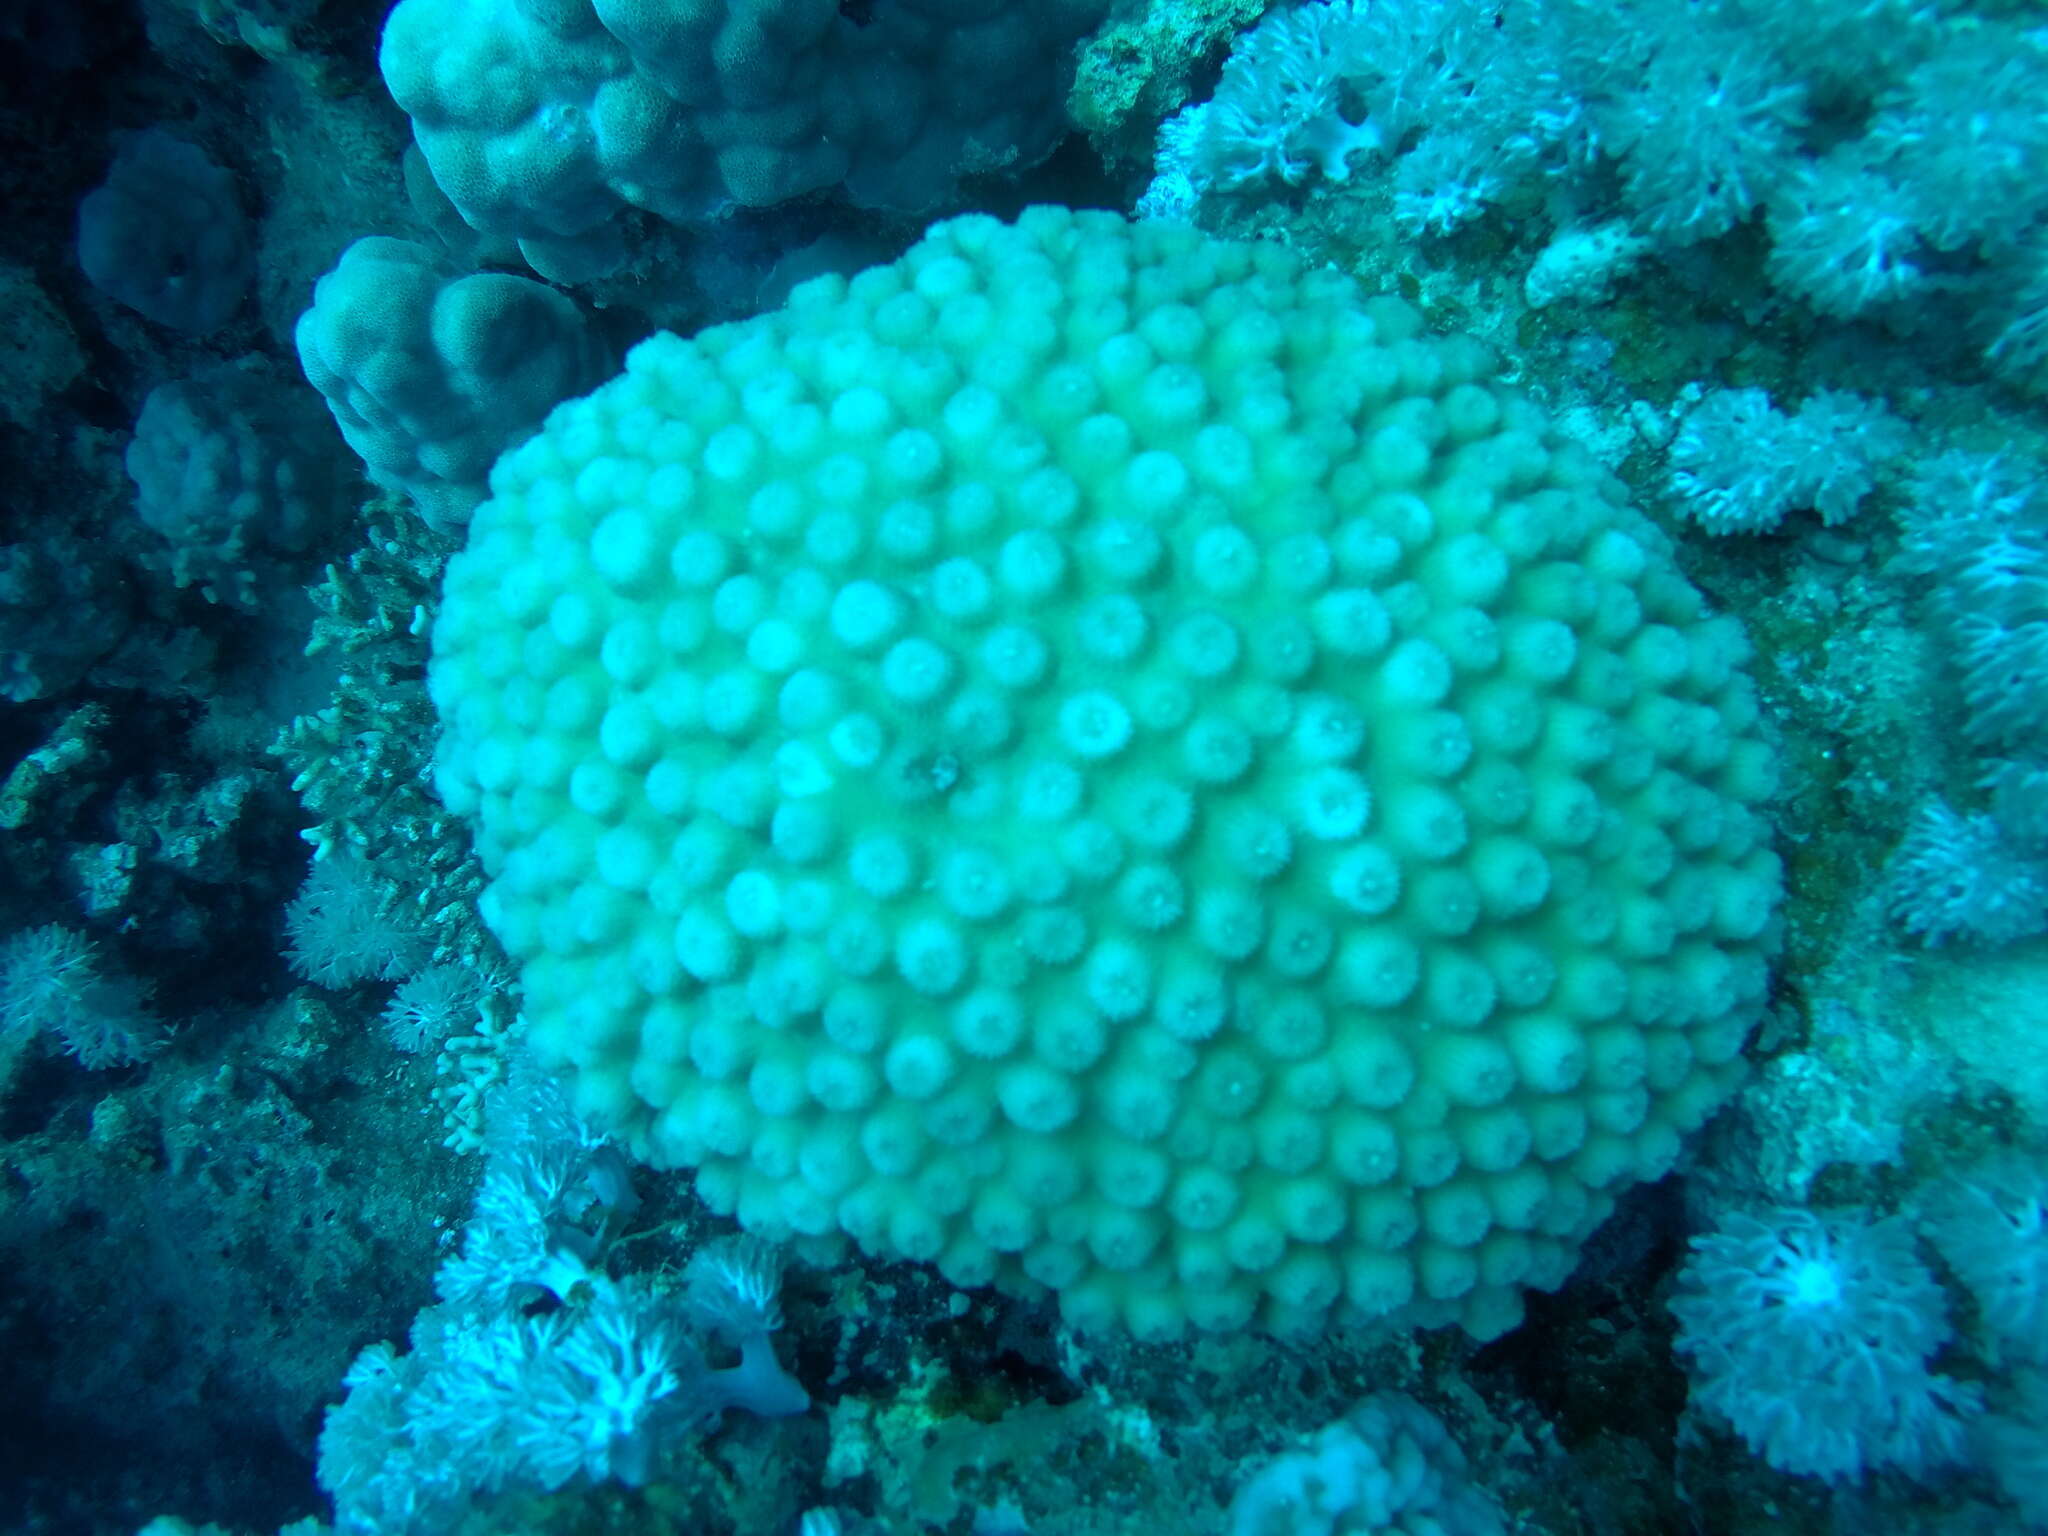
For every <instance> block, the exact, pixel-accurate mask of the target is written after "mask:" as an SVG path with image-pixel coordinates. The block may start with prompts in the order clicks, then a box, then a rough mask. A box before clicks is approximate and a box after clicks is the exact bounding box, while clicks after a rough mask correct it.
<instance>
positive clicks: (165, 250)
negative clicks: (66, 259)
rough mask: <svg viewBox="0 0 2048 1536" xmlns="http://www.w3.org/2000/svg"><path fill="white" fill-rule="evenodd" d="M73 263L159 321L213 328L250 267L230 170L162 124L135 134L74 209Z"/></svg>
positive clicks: (227, 312) (244, 284)
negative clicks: (75, 240)
mask: <svg viewBox="0 0 2048 1536" xmlns="http://www.w3.org/2000/svg"><path fill="white" fill-rule="evenodd" d="M78 264H79V265H80V266H81V267H83V268H85V275H86V276H87V277H89V278H91V279H92V281H93V285H94V286H95V287H96V288H98V289H99V290H100V291H101V292H102V293H104V294H106V295H107V296H108V297H109V298H112V299H117V300H119V301H120V302H121V303H123V304H125V305H127V306H128V307H129V308H130V309H132V310H134V311H136V312H137V313H138V314H141V315H146V316H147V317H148V318H150V319H151V320H154V321H156V322H157V324H159V325H168V326H172V327H174V328H175V329H177V330H181V331H191V332H193V333H195V334H199V335H203V334H205V333H206V332H208V331H213V330H218V329H219V328H220V327H221V326H223V325H225V324H226V323H227V322H228V320H229V319H231V318H232V317H233V315H234V313H235V311H236V310H237V309H238V308H240V307H241V303H242V295H243V294H244V293H246V292H247V291H248V288H249V281H250V278H251V277H252V276H253V275H254V272H255V258H254V256H253V254H252V252H251V248H250V244H249V221H248V219H247V217H246V216H245V215H244V214H243V212H242V205H241V201H240V199H239V197H238V196H237V195H236V192H235V179H234V177H232V176H230V175H229V174H228V173H227V172H226V171H224V170H222V169H221V168H220V167H219V166H217V165H215V164H214V163H213V162H212V161H211V160H209V159H207V158H206V153H205V151H203V150H201V149H199V148H198V147H197V146H195V145H192V144H188V143H186V142H185V141H184V140H183V139H180V138H177V137H174V136H173V135H171V134H168V133H165V132H164V131H163V130H162V129H159V128H151V129H149V130H147V131H146V132H143V133H139V134H137V135H135V136H134V137H133V138H132V139H130V140H129V141H128V143H127V144H126V145H125V146H123V148H122V150H121V153H120V154H119V156H117V157H116V159H115V161H114V166H113V169H112V170H110V171H109V172H108V173H107V179H106V181H105V182H103V183H102V184H101V185H100V186H99V187H97V188H96V189H95V190H93V191H91V192H89V193H87V194H86V196H85V200H84V201H83V202H82V203H80V204H79V206H78Z"/></svg>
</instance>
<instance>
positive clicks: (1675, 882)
mask: <svg viewBox="0 0 2048 1536" xmlns="http://www.w3.org/2000/svg"><path fill="white" fill-rule="evenodd" d="M1489 374H1490V364H1489V360H1488V358H1487V356H1486V354H1485V352H1484V350H1483V349H1482V348H1481V347H1480V346H1479V345H1477V344H1476V343H1474V342H1472V341H1470V340H1467V339H1462V338H1438V337H1431V336H1428V335H1425V334H1423V333H1422V331H1421V329H1420V325H1419V322H1418V320H1417V318H1416V316H1415V315H1414V314H1413V313H1412V312H1411V311H1409V310H1408V309H1406V308H1405V307H1403V306H1401V305H1400V304H1398V303H1396V302H1392V301H1389V300H1384V299H1369V298H1366V297H1364V296H1362V295H1361V294H1360V292H1359V291H1358V289H1357V287H1356V285H1355V284H1354V283H1353V282H1352V281H1351V280H1350V279H1348V278H1347V277H1344V276H1342V275H1341V274H1338V273H1336V272H1333V271H1306V270H1303V267H1302V264H1301V262H1300V261H1299V259H1298V258H1297V257H1296V256H1294V255H1293V254H1292V253H1290V252H1288V251H1285V250H1281V249H1278V248H1274V247H1262V246H1249V245H1242V244H1230V243H1225V242H1222V241H1218V240H1214V239H1210V238H1207V237H1205V236H1202V235H1199V234H1197V233H1195V232H1194V231H1193V230H1190V229H1184V228H1178V227H1170V226H1164V225H1156V224H1140V225H1131V224H1129V223H1127V222H1125V221H1124V220H1123V219H1121V218H1119V217H1118V216H1115V215H1112V214H1072V213H1068V212H1066V211H1065V210H1060V209H1046V208H1040V209H1033V210H1031V211H1029V212H1027V213H1026V214H1025V215H1024V216H1023V217H1022V218H1021V219H1020V220H1019V221H1018V222H1017V223H1016V224H1015V225H1005V224H1003V223H1000V222H998V221H996V220H994V219H991V218H987V217H971V218H964V219H959V220H955V221H952V222H949V223H945V224H941V225H939V226H937V227H935V228H934V229H933V230H932V231H931V233H930V234H929V236H928V237H927V238H926V239H925V240H924V241H922V242H921V243H920V244H919V245H917V246H916V247H915V248H914V249H912V250H911V251H910V252H909V253H908V254H907V255H906V256H904V257H903V258H902V259H901V260H900V261H898V262H895V263H893V264H891V265H888V266H882V267H877V268H874V269H871V270H869V271H866V272H863V273H861V274H860V275H859V276H857V277H855V278H853V279H852V280H851V281H846V280H842V279H839V278H836V277H831V278H822V279H819V280H817V281H814V282H812V283H809V284H807V285H805V286H804V287H802V288H800V289H799V290H797V291H796V293H795V294H794V295H793V296H792V297H791V299H790V302H789V304H788V306H787V307H786V308H785V309H783V310H781V311H778V312H776V313H773V314H769V315H764V316H761V317H759V318H757V319H753V320H749V321H746V322H743V323H740V324H734V325H726V326H720V327H717V328H715V329H712V330H709V331H706V332H705V333H703V334H702V335H700V336H698V337H696V338H695V339H693V340H682V339H679V338H677V337H675V336H670V335H660V336H656V337H654V338H653V339H652V340H649V341H647V342H645V343H643V344H642V345H641V346H640V347H638V348H637V349H636V350H635V351H634V353H633V354H632V356H631V358H630V359H629V361H628V364H627V368H626V371H625V373H624V375H623V376H622V377H620V378H617V379H615V380H613V381H612V382H611V383H609V384H606V385H605V386H604V387H602V388H601V389H599V390H598V391H597V392H596V393H595V394H593V395H591V396H590V397H589V398H587V399H584V400H579V401H575V402H572V403H569V404H567V405H564V406H562V407H560V408H559V409H557V410H556V411H555V412H554V414H553V416H552V417H551V418H550V419H549V421H548V423H547V426H546V428H545V430H544V431H542V432H541V433H540V434H539V435H538V436H536V437H534V438H533V439H532V440H531V441H529V442H527V443H526V444H525V445H524V446H522V447H520V448H518V449H516V450H514V451H512V452H510V453H508V454H507V455H506V456H505V457H504V458H503V459H501V460H500V462H499V463H498V465H497V467H496V469H495V471H494V473H493V475H492V480H491V489H492V497H491V499H490V500H489V501H488V502H487V503H486V504H485V505H484V506H483V508H482V509H481V510H480V511H479V512H478V513H477V515H476V518H475V521H474V523H473V525H472V528H471V531H470V539H469V545H468V548H467V550H466V551H465V552H464V553H462V554H460V555H458V556H456V557H455V559H454V560H453V562H452V563H451V565H450V568H449V573H448V581H447V588H446V596H445V602H444V605H443V608H442V611H441V614H440V617H439V620H438V622H437V624H436V626H435V630H434V662H433V669H432V674H431V685H432V690H433V694H434V698H435V700H436V702H437V704H438V706H439V708H440V710H441V713H442V716H443V719H444V721H445V722H446V726H447V730H446V736H445V740H444V742H443V745H442V749H441V756H440V768H439V781H440V786H441V790H442V793H443V794H444V796H445V797H446V798H447V800H448V802H449V803H450V804H451V805H452V806H455V807H457V808H458V809H460V810H463V811H465V812H469V813H472V814H473V815H474V816H475V817H476V819H477V823H478V826H479V828H480V838H481V845H482V851H483V857H484V860H485V863H486V867H487V868H488V870H489V872H490V874H491V877H492V879H491V886H490V889H489V892H488V894H487V896H486V898H485V902H484V910H485V912H486V915H487V917H488V919H489V921H490V922H491V924H492V925H493V927H494V928H495V930H496V931H497V933H498V935H499V936H500V937H501V938H502V940H503V941H504V943H505V945H506V947H507V949H508V950H509V951H510V952H511V953H512V955H513V956H514V957H515V958H516V959H517V961H518V963H519V965H520V968H521V976H522V980H523V983H524V987H525V993H526V1012H527V1017H528V1019H529V1021H530V1029H531V1038H532V1042H533V1046H534V1048H535V1049H536V1051H537V1052H539V1053H540V1054H541V1056H542V1057H543V1058H544V1059H546V1060H548V1061H551V1062H555V1063H559V1064H563V1065H565V1066H566V1067H567V1068H569V1069H570V1070H571V1071H572V1073H573V1079H574V1083H575V1088H576V1097H577V1101H578V1103H579V1105H580V1106H581V1108H582V1109H583V1110H584V1111H585V1112H586V1113H587V1114H589V1115H591V1116H592V1117H594V1119H595V1120H596V1121H597V1122H598V1123H599V1124H600V1125H601V1126H603V1127H605V1128H607V1129H610V1130H612V1131H614V1132H616V1133H617V1134H618V1135H620V1136H621V1137H623V1138H624V1139H625V1140H626V1142H627V1143H628V1144H629V1145H630V1146H631V1147H632V1149H633V1150H634V1151H635V1152H636V1153H637V1154H638V1155H640V1156H642V1157H644V1158H646V1159H648V1160H650V1161H652V1162H654V1163H657V1164H661V1165H684V1166H690V1167H694V1168H695V1169H696V1170H697V1180H698V1186H699V1188H700V1189H701V1191H702V1192H703V1194H704V1196H705V1198H706V1199H707V1200H709V1201H710V1202H711V1203H712V1204H713V1205H714V1206H716V1207H718V1208H720V1209H723V1210H731V1211H735V1212H737V1214H738V1216H739V1218H740V1220H741V1221H742V1222H743V1223H744V1224H746V1225H747V1226H749V1227H751V1228H754V1229H757V1230H761V1231H765V1232H769V1233H788V1232H798V1233H808V1234H830V1233H834V1232H840V1231H843V1232H845V1233H847V1234H850V1235H851V1236H852V1237H853V1238H854V1239H855V1240H856V1241H858V1242H859V1243H860V1244H861V1245H862V1246H863V1247H865V1248H866V1249H868V1250H869V1251H870V1252H873V1253H877V1254H885V1255H903V1256H907V1257H910V1258H913V1259H920V1260H931V1261H933V1262H935V1263H937V1264H938V1266H939V1267H940V1269H941V1270H942V1271H943V1272H944V1273H945V1274H946V1275H948V1276H949V1277H950V1278H951V1279H952V1280H954V1281H955V1282H957V1283H959V1284H962V1285H979V1284H984V1283H989V1282H994V1283H996V1284H998V1285H1003V1286H1006V1287H1009V1288H1012V1289H1029V1288H1031V1287H1032V1286H1033V1285H1043V1286H1047V1287H1050V1288H1051V1289H1052V1290H1054V1291H1056V1292H1057V1293H1058V1295H1059V1299H1060V1302H1061V1304H1062V1306H1063V1307H1064V1309H1065V1311H1066V1313H1067V1315H1068V1316H1069V1317H1070V1318H1072V1319H1073V1320H1074V1321H1075V1322H1077V1323H1079V1324H1082V1325H1086V1326H1104V1327H1106V1326H1113V1325H1117V1324H1122V1325H1124V1326H1127V1327H1129V1328H1131V1329H1133V1330H1135V1331H1136V1332H1137V1333H1139V1334H1140V1335H1142V1336H1147V1337H1157V1336H1167V1335H1171V1334H1173V1333H1175V1332H1177V1331H1179V1330H1181V1329H1182V1328H1183V1327H1184V1326H1186V1325H1188V1324H1193V1325H1195V1326H1197V1327H1201V1328H1207V1329H1231V1328H1237V1327H1241V1326H1244V1325H1246V1324H1251V1323H1257V1324H1259V1325H1261V1326H1268V1327H1286V1326H1301V1325H1314V1324H1316V1323H1318V1322H1320V1321H1321V1320H1322V1319H1323V1318H1324V1317H1326V1316H1328V1315H1331V1314H1332V1312H1333V1310H1335V1311H1337V1312H1340V1313H1342V1314H1344V1315H1348V1316H1357V1315H1360V1314H1364V1315H1381V1314H1386V1313H1389V1312H1395V1311H1400V1312H1402V1314H1403V1315H1404V1316H1405V1317H1408V1318H1412V1319H1415V1320H1418V1321H1442V1320H1448V1319H1456V1320H1459V1321H1462V1322H1463V1323H1464V1324H1465V1325H1466V1326H1467V1327H1468V1328H1471V1329H1472V1330H1473V1331H1475V1332H1477V1333H1480V1334H1482V1335H1491V1334H1493V1333H1496V1332H1498V1331H1500V1330H1502V1329H1504V1328H1506V1327H1508V1326H1511V1325H1512V1323H1513V1322H1514V1321H1515V1319H1516V1318H1517V1317H1518V1316H1519V1308H1520V1303H1519V1296H1520V1291H1521V1288H1522V1287H1524V1286H1529V1285H1537V1286H1545V1287H1548V1286H1554V1285H1556V1284H1557V1283H1558V1282H1559V1281H1561V1280H1562V1278H1563V1277H1564V1275H1565V1274H1566V1272H1567V1271H1568V1270H1569V1269H1570V1267H1571V1265H1572V1263H1573V1261H1574V1258H1575V1256H1576V1253H1577V1250H1578V1248H1579V1245H1580V1243H1581V1242H1582V1241H1583V1239H1584V1238H1585V1236H1586V1234H1587V1233H1588V1232H1590V1231H1591V1230H1592V1228H1593V1227H1594V1226H1595V1225H1596V1224H1597V1223H1598V1222H1599V1221H1600V1220H1601V1219H1602V1218H1603V1217H1604V1216H1605V1215H1606V1214H1607V1212H1608V1211H1609V1209H1610V1208H1611V1205H1612V1201H1613V1197H1614V1194H1615V1193H1616V1192H1617V1191H1618V1190H1619V1189H1621V1188H1623V1187H1625V1186H1627V1185H1628V1184H1629V1183H1631V1182H1632V1181H1634V1180H1638V1179H1645V1178H1654V1177H1656V1176H1658V1175H1659V1174H1661V1173H1662V1172H1663V1171H1664V1170H1665V1169H1666V1168H1667V1167H1668V1166H1669V1164H1670V1162H1671V1160H1672V1158H1673V1157H1674V1155H1675V1154H1676V1152H1677V1150H1678V1145H1679V1138H1680V1136H1681V1135H1682V1134H1683V1133H1684V1132H1686V1131H1688V1130H1690V1129H1692V1128H1693V1127H1695V1126H1697V1125H1698V1124H1699V1123H1700V1122H1701V1121H1702V1120H1703V1119H1704V1118H1705V1117H1706V1116H1707V1114H1708V1113H1709V1112H1710V1111H1711V1110H1712V1109H1713V1108H1714V1106H1715V1105H1716V1104H1717V1103H1718V1102H1719V1101H1720V1100H1721V1098H1722V1097H1723V1096H1724V1095H1725V1094H1726V1092H1727V1091H1728V1089H1729V1087H1730V1086H1731V1084H1732V1082H1733V1081H1734V1079H1735V1077H1736V1075H1737V1073H1738V1072H1739V1069H1740V1063H1739V1051H1740V1047H1741V1044H1742V1040H1743V1036H1744V1033H1745V1031H1746V1029H1747V1028H1748V1026H1749V1025H1750V1023H1751V1022H1752V1020H1753V1019H1754V1017H1755V1014H1756V1010H1757V1007H1758V1005H1759V1002H1760V999H1761V998H1762V995H1763V992H1764V987H1765V980H1766V973H1767V962H1768V959H1769V956H1770V952H1771V949H1772V946H1773V943H1774V933H1775V921H1774V915H1775V909H1776V904H1777V900H1778V895H1779V887H1780V875H1779V867H1778V863H1777V860H1776V858H1775V857H1774V855H1773V854H1772V853H1771V852H1770V850H1769V848H1768V846H1767V841H1768V837H1767V829H1766V826H1765V823H1764V821H1763V819H1762V817H1761V816H1760V814H1759V811H1758V806H1759V803H1760V802H1761V801H1762V800H1763V799H1764V798H1765V797H1766V796H1767V795H1768V794H1769V792H1770V789H1771V785H1772V781H1773V775H1774V761H1773V755H1772V753H1771V751H1770V749H1769V747H1768V746H1767V744H1766V743H1765V742H1764V741H1763V740H1762V739H1761V737H1760V733H1759V726H1758V716H1757V707H1756V702H1755V697H1754V692H1753V689H1752V686H1751V684H1750V681H1749V680H1748V678H1747V677H1746V676H1744V675H1743V673H1742V672H1741V671H1740V670H1739V668H1740V665H1741V663H1742V661H1743V658H1744V654H1745V647H1744V642H1743V640H1742V637H1741V635H1740V633H1739V631H1738V629H1737V627H1736V626H1735V624H1734V623H1733V622H1732V621H1730V620H1727V619H1724V618H1714V617H1710V616H1709V615H1708V613H1707V611H1706V609H1705V605H1704V604H1703V602H1702V600H1701V598H1700V596H1699V594H1698V593H1697V592H1696V591H1695V590H1694V589H1693V588H1692V587H1691V586H1690V585H1689V584H1688V583H1687V582H1686V581H1685V579H1684V578H1683V576H1682V575H1681V574H1680V573H1679V571H1678V570H1677V568H1676V567H1675V565H1674V564H1673V562H1672V557H1671V554H1670V550H1669V548H1668V546H1667V544H1666V542H1665V540H1664V539H1663V538H1662V537H1661V536H1660V535H1659V534H1658V533H1657V532H1656V531H1655V530H1654V529H1653V528H1651V527H1650V526H1649V525H1648V524H1647V523H1645V522H1644V521H1643V520H1642V519H1641V518H1640V517H1639V516H1638V515H1636V514H1635V513H1634V512H1632V511H1631V510H1629V509H1628V508H1626V507H1625V506H1623V505H1622V504H1621V503H1620V498H1619V492H1618V489H1617V487H1615V485H1614V484H1613V483H1612V481H1611V480H1610V479H1608V478H1607V477H1606V476H1604V475H1603V474H1602V473H1601V472H1600V471H1599V470H1598V469H1597V468H1596V467H1595V466H1594V465H1593V464H1592V463H1591V462H1590V461H1589V460H1588V459H1587V457H1586V456H1585V455H1584V454H1583V453H1581V452H1579V451H1578V450H1576V449H1574V448H1572V447H1570V446H1567V445H1561V444H1559V443H1558V442H1556V441H1554V440H1552V439H1551V438H1550V437H1548V436H1547V435H1546V433H1545V429H1544V426H1543V422H1542V420H1541V417H1540V415H1539V413H1538V412H1537V411H1536V410H1534V409H1533V408H1532V407H1531V406H1530V405H1528V404H1527V403H1525V402H1524V401H1522V400H1519V399H1517V398H1516V397H1514V396H1513V395H1512V394H1509V393H1507V392H1505V391H1503V390H1501V389H1499V388H1497V387H1496V386H1494V385H1492V384H1490V383H1489V382H1487V380H1488V377H1489Z"/></svg>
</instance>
